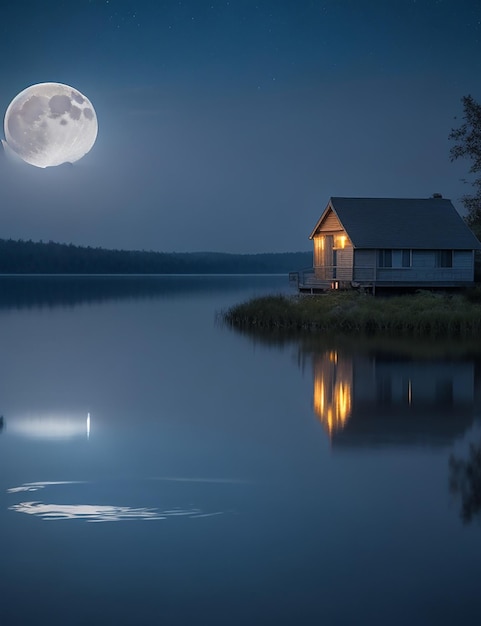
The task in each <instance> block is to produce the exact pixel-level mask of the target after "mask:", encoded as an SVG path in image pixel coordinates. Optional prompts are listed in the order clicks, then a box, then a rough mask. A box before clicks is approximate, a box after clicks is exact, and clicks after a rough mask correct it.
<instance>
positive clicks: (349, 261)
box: [336, 246, 354, 281]
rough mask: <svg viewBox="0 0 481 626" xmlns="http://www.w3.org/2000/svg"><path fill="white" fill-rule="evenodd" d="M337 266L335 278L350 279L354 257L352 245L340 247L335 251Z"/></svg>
mask: <svg viewBox="0 0 481 626" xmlns="http://www.w3.org/2000/svg"><path fill="white" fill-rule="evenodd" d="M336 256H337V267H336V280H342V281H344V280H348V281H351V280H352V268H353V258H354V248H353V247H352V246H346V247H345V248H340V249H338V250H337V252H336Z"/></svg>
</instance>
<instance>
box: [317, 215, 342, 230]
mask: <svg viewBox="0 0 481 626" xmlns="http://www.w3.org/2000/svg"><path fill="white" fill-rule="evenodd" d="M327 231H329V232H331V231H344V229H343V227H342V225H341V222H340V221H339V218H338V217H337V215H336V214H335V213H334V212H333V211H330V212H329V213H328V214H327V215H326V218H325V220H324V221H323V222H322V224H321V227H320V228H319V230H318V232H327ZM346 234H347V233H346Z"/></svg>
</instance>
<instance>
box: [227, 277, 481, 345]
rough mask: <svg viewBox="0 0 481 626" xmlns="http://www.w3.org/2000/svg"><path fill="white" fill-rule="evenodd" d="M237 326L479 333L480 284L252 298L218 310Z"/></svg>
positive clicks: (348, 332)
mask: <svg viewBox="0 0 481 626" xmlns="http://www.w3.org/2000/svg"><path fill="white" fill-rule="evenodd" d="M223 318H224V322H226V323H227V324H228V325H230V326H233V327H236V328H240V329H257V330H259V331H260V330H262V331H271V330H276V331H289V332H292V331H309V332H312V333H323V332H324V333H336V334H345V335H352V334H354V335H355V334H363V335H371V336H372V335H384V336H390V337H395V336H397V337H430V338H442V337H463V338H468V337H469V338H481V289H480V288H473V289H471V290H467V291H465V292H463V293H458V294H454V295H453V294H449V295H447V294H440V293H431V292H428V291H422V292H419V293H416V294H405V295H396V296H389V297H374V296H372V295H368V294H363V293H358V292H329V293H326V294H322V295H318V296H311V295H309V296H305V295H295V296H285V295H271V296H264V297H257V298H253V299H251V300H249V301H247V302H244V303H240V304H238V305H235V306H233V307H231V308H230V309H228V310H227V311H225V312H224V314H223Z"/></svg>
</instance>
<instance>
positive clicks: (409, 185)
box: [0, 0, 481, 253]
mask: <svg viewBox="0 0 481 626" xmlns="http://www.w3.org/2000/svg"><path fill="white" fill-rule="evenodd" d="M0 29H1V37H0V59H1V60H0V70H1V71H0V76H1V83H0V109H1V111H2V120H3V115H4V112H5V110H6V108H7V106H8V105H9V103H10V101H11V100H12V99H13V98H14V97H15V96H16V95H17V93H18V92H20V91H22V90H23V89H25V88H26V87H28V86H29V85H31V84H34V83H39V82H49V81H58V82H62V83H67V84H69V85H72V86H73V87H75V88H76V89H78V90H80V91H81V92H82V93H84V94H85V95H86V96H87V97H88V98H89V99H90V100H91V102H92V103H93V105H94V107H95V109H96V112H97V116H98V122H99V134H98V138H97V142H96V144H95V146H94V148H93V149H92V151H91V152H90V153H88V154H87V155H86V156H85V157H84V158H83V159H82V160H80V161H78V162H76V163H75V164H73V165H62V166H59V167H56V168H47V169H39V168H35V167H32V166H29V165H26V164H25V165H23V164H16V163H13V162H11V161H10V160H8V159H7V158H6V156H5V154H3V151H2V153H1V154H0V185H1V205H0V238H13V239H25V240H27V239H33V240H34V241H38V240H43V241H49V240H52V241H57V242H65V243H74V244H79V245H91V246H102V247H106V248H123V249H143V250H157V251H165V252H172V251H177V252H185V251H219V252H235V253H252V252H254V253H255V252H284V251H297V250H310V249H311V246H310V242H309V241H308V235H309V233H310V232H311V230H312V228H313V226H314V225H315V223H316V221H317V219H318V217H319V215H320V213H321V212H322V211H323V209H324V208H325V206H326V204H327V201H328V199H329V196H390V197H429V196H430V195H432V193H434V192H438V193H442V194H443V196H444V197H448V198H451V199H452V200H453V202H454V204H455V206H456V207H457V208H458V210H460V212H462V205H461V202H460V201H459V198H460V196H461V195H462V194H463V193H465V192H468V191H469V188H468V187H467V186H466V185H465V184H463V183H462V182H461V181H460V179H461V178H462V177H463V176H466V174H467V172H468V169H469V163H468V162H456V163H454V164H452V163H451V162H450V160H449V148H450V145H451V142H449V140H448V135H449V132H450V130H451V128H453V127H455V126H457V125H459V124H460V116H461V114H462V107H461V98H462V96H463V95H467V94H472V95H473V97H474V98H475V99H476V100H478V101H479V100H481V2H479V0H438V1H435V0H318V1H306V0H252V1H251V0H230V1H228V2H226V1H222V2H219V1H217V0H209V1H207V0H183V1H175V2H174V1H161V0H159V1H145V0H139V1H135V0H102V1H101V0H92V1H87V0H77V1H72V0H65V1H59V0H44V1H42V2H40V1H38V0H37V1H23V0H17V1H16V2H8V3H6V6H2V17H1V22H0ZM456 116H458V119H457V120H456V119H455V117H456ZM1 134H2V137H3V124H2V133H1Z"/></svg>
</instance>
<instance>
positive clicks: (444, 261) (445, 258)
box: [436, 250, 453, 267]
mask: <svg viewBox="0 0 481 626" xmlns="http://www.w3.org/2000/svg"><path fill="white" fill-rule="evenodd" d="M436 267H453V251H452V250H437V252H436Z"/></svg>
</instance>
